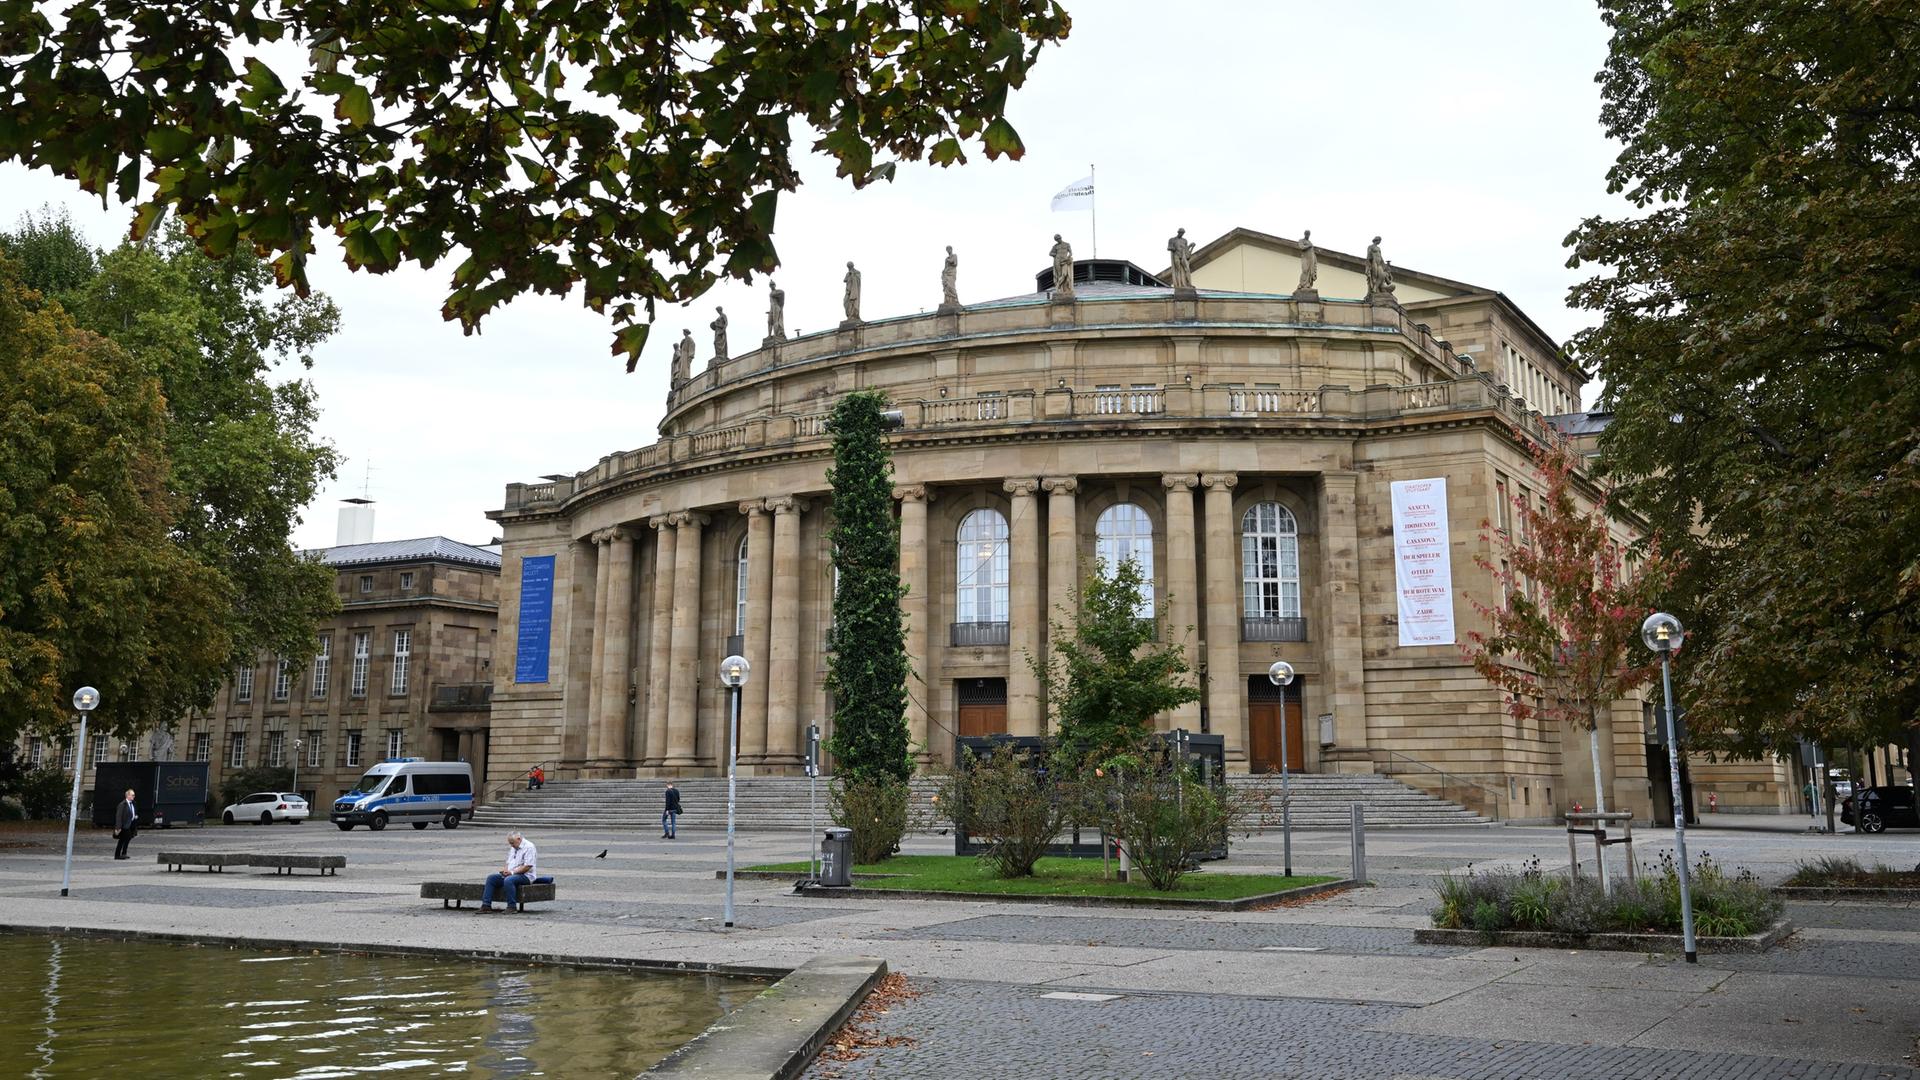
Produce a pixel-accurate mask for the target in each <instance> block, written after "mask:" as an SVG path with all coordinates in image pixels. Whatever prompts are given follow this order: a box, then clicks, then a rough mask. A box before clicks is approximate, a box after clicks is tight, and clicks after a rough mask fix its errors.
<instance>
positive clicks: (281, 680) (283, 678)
mask: <svg viewBox="0 0 1920 1080" xmlns="http://www.w3.org/2000/svg"><path fill="white" fill-rule="evenodd" d="M292 692H293V664H292V663H291V662H289V661H288V660H287V658H286V657H284V656H283V657H281V658H280V662H279V663H278V664H276V665H275V666H274V669H273V700H275V701H285V700H287V695H288V694H290V693H292Z"/></svg>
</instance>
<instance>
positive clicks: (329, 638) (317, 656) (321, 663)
mask: <svg viewBox="0 0 1920 1080" xmlns="http://www.w3.org/2000/svg"><path fill="white" fill-rule="evenodd" d="M332 674H333V635H332V634H321V635H320V651H319V652H317V653H314V654H313V696H314V697H317V698H323V697H326V696H327V679H328V678H330V677H331V676H332Z"/></svg>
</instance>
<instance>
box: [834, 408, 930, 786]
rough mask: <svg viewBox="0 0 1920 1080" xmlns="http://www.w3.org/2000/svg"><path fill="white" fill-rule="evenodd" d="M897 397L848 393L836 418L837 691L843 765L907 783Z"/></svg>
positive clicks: (844, 772)
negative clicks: (896, 507)
mask: <svg viewBox="0 0 1920 1080" xmlns="http://www.w3.org/2000/svg"><path fill="white" fill-rule="evenodd" d="M886 406H887V401H886V398H885V397H883V396H882V395H880V394H878V393H875V392H873V391H859V392H857V393H852V394H848V395H847V396H846V397H844V398H841V399H840V403H839V404H838V405H836V406H834V409H833V415H832V416H831V418H830V419H829V420H828V425H827V426H828V428H829V430H830V431H831V432H832V435H833V468H831V469H830V470H828V472H827V483H828V484H830V485H832V487H833V529H832V532H831V533H830V534H829V538H828V539H829V542H830V543H831V544H832V546H833V567H834V570H835V571H836V572H837V574H838V580H839V587H838V588H837V589H836V590H835V591H834V595H833V637H832V644H833V652H832V656H831V658H830V660H829V661H828V665H827V685H828V687H829V689H831V690H832V692H833V701H834V712H833V737H832V740H831V742H830V743H829V745H828V749H829V750H831V751H832V753H833V755H834V758H835V760H836V765H835V768H834V771H835V773H836V774H837V775H838V776H839V777H841V778H842V779H843V780H847V781H869V782H882V781H889V780H898V781H904V780H906V779H907V778H908V777H910V776H912V775H913V761H912V759H911V758H910V757H909V756H908V746H907V742H908V737H909V735H908V731H907V719H906V710H907V676H908V675H909V674H910V673H911V670H912V669H911V668H910V667H909V665H908V663H907V638H906V624H905V620H904V618H903V616H902V614H901V610H900V598H901V596H903V595H905V593H906V587H905V586H904V585H902V584H901V583H900V527H899V524H898V523H897V522H896V521H895V520H894V516H893V456H892V454H891V453H889V452H888V450H887V440H886V420H885V417H884V416H883V413H884V411H885V410H886Z"/></svg>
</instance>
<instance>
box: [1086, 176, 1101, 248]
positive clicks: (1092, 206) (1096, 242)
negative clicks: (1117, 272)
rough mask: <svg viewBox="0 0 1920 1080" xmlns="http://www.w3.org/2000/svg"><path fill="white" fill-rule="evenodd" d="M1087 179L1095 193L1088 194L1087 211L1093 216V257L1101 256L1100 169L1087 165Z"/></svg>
mask: <svg viewBox="0 0 1920 1080" xmlns="http://www.w3.org/2000/svg"><path fill="white" fill-rule="evenodd" d="M1087 180H1088V182H1089V183H1090V185H1091V186H1092V188H1093V193H1092V194H1091V195H1089V196H1087V211H1088V213H1089V214H1090V215H1092V217H1093V257H1094V258H1096V259H1097V258H1099V257H1100V170H1099V169H1096V168H1094V167H1093V166H1092V165H1088V166H1087Z"/></svg>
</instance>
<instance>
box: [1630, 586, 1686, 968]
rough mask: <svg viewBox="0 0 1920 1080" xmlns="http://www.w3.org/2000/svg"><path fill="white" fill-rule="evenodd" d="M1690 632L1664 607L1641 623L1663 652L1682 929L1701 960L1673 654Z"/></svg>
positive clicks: (1649, 643)
mask: <svg viewBox="0 0 1920 1080" xmlns="http://www.w3.org/2000/svg"><path fill="white" fill-rule="evenodd" d="M1685 636H1686V630H1685V629H1684V628H1682V627H1681V625H1680V620H1679V619H1676V618H1674V617H1673V616H1671V615H1668V614H1667V613H1666V612H1663V611H1656V612H1654V613H1653V614H1651V615H1649V616H1647V621H1646V622H1643V623H1641V624H1640V640H1642V641H1644V642H1646V643H1647V648H1649V649H1652V650H1653V651H1654V652H1657V653H1659V654H1660V688H1661V690H1662V692H1663V693H1664V694H1665V696H1666V701H1667V774H1668V777H1669V778H1670V779H1671V781H1672V783H1673V852H1674V858H1675V860H1676V861H1678V862H1679V864H1680V929H1681V932H1682V934H1683V935H1684V936H1683V938H1682V940H1683V942H1684V944H1685V946H1686V950H1687V963H1689V964H1697V963H1699V962H1700V953H1699V951H1698V949H1696V948H1695V943H1694V939H1693V889H1692V886H1691V884H1690V883H1689V882H1688V875H1687V806H1686V802H1685V801H1684V800H1683V799H1682V798H1681V795H1680V739H1679V736H1678V735H1677V734H1676V733H1675V731H1674V722H1673V654H1674V653H1675V652H1678V651H1679V649H1680V643H1681V641H1682V640H1683V639H1684V638H1685Z"/></svg>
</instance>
